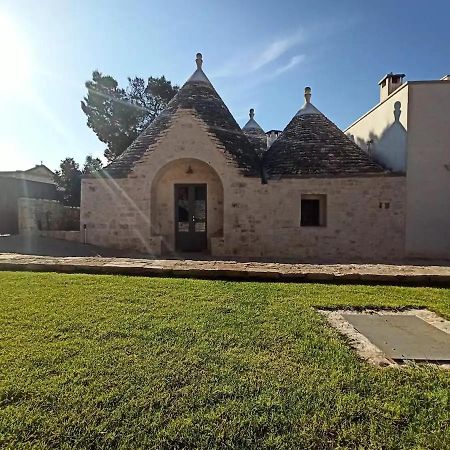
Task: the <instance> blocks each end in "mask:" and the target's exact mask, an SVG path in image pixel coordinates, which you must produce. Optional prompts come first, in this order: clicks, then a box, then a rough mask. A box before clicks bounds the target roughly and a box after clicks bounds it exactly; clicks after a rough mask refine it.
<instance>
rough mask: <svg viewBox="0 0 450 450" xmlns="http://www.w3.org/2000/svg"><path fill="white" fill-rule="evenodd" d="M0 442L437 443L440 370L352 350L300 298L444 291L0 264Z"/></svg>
mask: <svg viewBox="0 0 450 450" xmlns="http://www.w3.org/2000/svg"><path fill="white" fill-rule="evenodd" d="M0 288H1V289H0V447H4V448H13V449H20V448H39V449H43V448H58V449H72V448H89V449H92V448H126V449H137V448H147V449H188V448H192V449H194V448H195V449H215V448H220V449H231V448H233V449H235V448H237V449H247V448H248V449H250V448H251V449H269V448H270V449H344V448H349V449H381V448H383V449H400V448H405V449H428V448H435V449H446V448H447V449H448V448H450V406H449V392H450V372H448V371H444V370H442V369H438V368H436V367H429V366H428V367H424V366H420V367H409V368H406V367H404V368H401V369H379V368H376V367H372V366H370V365H368V364H366V363H364V362H362V361H360V360H359V359H358V358H357V357H356V356H355V354H354V352H353V351H352V350H351V349H350V348H349V346H348V345H347V344H346V342H345V340H344V339H343V338H342V337H341V336H340V335H338V333H337V332H336V331H335V330H333V329H331V328H330V327H329V326H328V325H327V324H326V322H325V320H324V319H323V318H322V317H321V316H320V315H319V314H317V313H316V312H315V311H314V308H313V307H314V306H322V307H325V306H346V307H349V306H353V307H360V306H385V307H399V306H426V307H428V308H430V309H432V310H434V311H436V312H437V313H439V314H441V315H443V316H445V317H447V318H450V290H449V289H437V288H436V289H434V288H406V287H388V286H355V285H339V286H334V285H325V284H277V283H245V282H240V283H239V282H225V281H203V280H183V279H164V278H153V279H152V278H137V277H119V276H91V275H64V274H45V273H8V272H0Z"/></svg>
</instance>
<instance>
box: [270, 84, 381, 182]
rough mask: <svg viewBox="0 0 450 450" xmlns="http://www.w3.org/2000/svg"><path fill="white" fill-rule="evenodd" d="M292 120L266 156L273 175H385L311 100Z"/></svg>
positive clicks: (307, 96) (309, 93)
mask: <svg viewBox="0 0 450 450" xmlns="http://www.w3.org/2000/svg"><path fill="white" fill-rule="evenodd" d="M310 99H311V89H310V88H306V89H305V100H306V101H305V104H304V105H303V107H302V108H301V109H300V110H299V111H298V112H297V114H296V115H295V116H294V117H293V118H292V120H291V121H290V122H289V124H288V125H287V126H286V128H285V129H284V130H283V132H282V133H281V135H280V136H279V137H278V139H277V140H276V141H275V142H274V143H273V144H272V145H271V147H270V148H269V149H268V150H267V152H266V154H265V155H264V168H265V171H266V173H267V174H268V175H269V176H272V177H273V176H275V177H276V176H286V177H289V176H291V177H292V176H324V177H326V176H346V175H348V176H355V175H359V174H361V175H364V174H372V173H373V174H376V173H383V172H385V169H384V168H383V167H382V166H380V165H379V164H377V163H375V162H374V161H372V160H371V159H370V158H369V156H368V155H367V154H366V153H365V152H364V151H363V150H361V149H360V148H359V147H358V146H357V145H356V144H355V143H354V142H353V141H352V140H351V139H350V138H348V137H347V136H346V135H345V134H344V132H343V131H341V130H340V129H339V128H338V127H337V126H336V125H335V124H334V123H333V122H331V120H329V119H328V118H327V117H325V116H324V115H323V114H322V113H321V112H320V111H319V110H318V109H317V108H316V107H315V106H314V105H313V104H312V103H311V101H310Z"/></svg>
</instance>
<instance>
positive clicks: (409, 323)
mask: <svg viewBox="0 0 450 450" xmlns="http://www.w3.org/2000/svg"><path fill="white" fill-rule="evenodd" d="M343 317H344V319H346V320H347V321H348V322H350V324H352V325H353V326H354V327H355V329H356V330H358V331H359V332H360V333H361V334H363V335H364V336H366V337H367V338H368V339H369V340H370V341H371V342H372V343H373V344H375V345H376V346H377V347H378V348H380V349H381V350H382V351H383V352H384V354H385V355H386V356H387V357H388V358H391V359H393V360H412V361H449V362H450V334H448V333H446V332H444V331H442V330H439V329H438V328H436V327H435V326H433V325H430V324H429V323H427V322H425V321H424V320H422V319H420V318H419V317H417V316H414V315H400V314H390V315H388V314H385V315H377V314H343Z"/></svg>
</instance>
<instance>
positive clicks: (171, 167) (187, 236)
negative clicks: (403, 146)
mask: <svg viewBox="0 0 450 450" xmlns="http://www.w3.org/2000/svg"><path fill="white" fill-rule="evenodd" d="M150 216H151V234H152V236H160V237H161V238H162V251H163V253H182V252H199V251H207V250H209V249H210V243H211V238H213V237H220V236H223V186H222V182H221V180H220V178H219V175H218V174H217V172H216V171H215V170H214V169H213V168H212V167H211V166H210V165H209V164H207V163H205V162H203V161H200V160H198V159H193V158H183V159H177V160H174V161H171V162H169V163H168V164H166V165H165V166H164V167H162V168H161V169H160V170H159V171H158V173H157V174H156V176H155V178H154V180H153V183H152V188H151V205H150Z"/></svg>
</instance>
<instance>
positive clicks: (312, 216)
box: [301, 199, 320, 227]
mask: <svg viewBox="0 0 450 450" xmlns="http://www.w3.org/2000/svg"><path fill="white" fill-rule="evenodd" d="M301 226H302V227H318V226H320V200H319V199H314V200H311V199H302V212H301Z"/></svg>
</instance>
